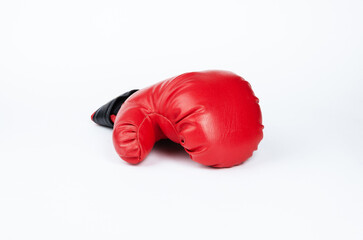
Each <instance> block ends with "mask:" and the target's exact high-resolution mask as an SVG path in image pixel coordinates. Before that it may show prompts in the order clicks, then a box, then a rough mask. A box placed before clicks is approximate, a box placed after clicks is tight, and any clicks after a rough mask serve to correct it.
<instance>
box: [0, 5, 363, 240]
mask: <svg viewBox="0 0 363 240" xmlns="http://www.w3.org/2000/svg"><path fill="white" fill-rule="evenodd" d="M131 2H132V1H107V0H106V1H85V0H84V1H83V0H68V1H39V0H35V1H18V0H11V1H10V0H3V1H1V2H0V81H1V84H0V111H1V113H0V116H1V117H0V148H1V151H0V239H37V240H39V239H183V240H184V239H279V240H281V239H329V240H331V239H350V240H353V239H354V240H355V239H362V238H363V174H362V173H363V172H362V171H363V160H362V155H363V150H362V136H363V134H362V132H363V127H362V120H363V114H362V107H363V106H362V103H363V97H362V95H363V94H362V87H363V84H362V81H363V69H362V66H363V48H362V42H363V33H362V29H363V17H362V12H363V2H362V1H359V0H357V1H299V2H298V1H252V0H251V1H219V2H217V1H205V2H201V1H180V2H179V3H176V2H173V1H144V2H140V1H133V2H132V3H131ZM206 69H225V70H231V71H233V72H235V73H237V74H240V75H242V76H243V77H245V78H246V79H247V80H248V81H249V82H250V83H251V84H252V87H253V89H254V91H255V93H256V95H257V96H258V97H259V98H260V102H261V107H262V113H263V121H264V125H265V130H264V134H265V137H264V139H263V141H262V142H261V144H260V148H259V150H258V151H257V152H256V153H255V154H254V156H253V158H252V159H250V160H249V161H247V162H246V163H245V164H243V165H241V166H238V167H234V168H230V169H220V170H215V169H210V168H206V167H202V166H200V165H199V164H197V163H194V162H193V161H191V160H190V159H189V158H188V156H187V155H186V154H185V153H183V151H181V149H180V148H178V147H177V146H176V145H173V144H170V143H164V144H159V145H158V147H157V149H155V150H153V151H152V153H151V154H150V156H149V157H148V158H147V159H146V160H145V161H144V162H143V163H142V164H140V165H138V166H131V165H128V164H126V163H125V162H123V161H122V160H120V159H119V157H118V156H117V154H116V153H115V151H114V149H113V145H112V141H111V130H109V129H106V128H102V127H99V126H96V125H95V124H93V123H92V122H91V121H90V115H91V113H92V112H93V111H94V110H96V109H97V108H98V107H99V106H101V105H102V104H104V103H105V102H107V101H108V100H110V99H112V98H114V97H116V96H118V95H119V94H121V93H123V92H125V91H128V90H130V89H133V88H142V87H145V86H149V85H151V84H153V83H155V82H158V81H160V80H163V79H165V78H168V77H171V76H174V75H177V74H180V73H183V72H187V71H195V70H206Z"/></svg>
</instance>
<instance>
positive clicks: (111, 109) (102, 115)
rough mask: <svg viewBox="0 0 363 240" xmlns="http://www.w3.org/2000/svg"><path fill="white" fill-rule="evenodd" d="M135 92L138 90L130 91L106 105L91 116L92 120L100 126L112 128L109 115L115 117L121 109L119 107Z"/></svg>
mask: <svg viewBox="0 0 363 240" xmlns="http://www.w3.org/2000/svg"><path fill="white" fill-rule="evenodd" d="M137 91H138V89H135V90H131V91H129V92H126V93H124V94H122V95H121V96H119V97H117V98H115V99H113V100H111V101H110V102H108V103H106V104H105V105H103V106H102V107H100V108H99V109H98V110H97V111H96V112H95V113H94V114H93V116H92V120H93V121H94V122H95V123H97V124H99V125H101V126H105V127H109V128H113V122H112V121H111V118H110V117H111V115H117V113H118V111H119V110H120V108H121V105H122V104H123V103H124V102H125V101H126V99H127V98H128V97H130V96H131V95H132V94H133V93H135V92H137Z"/></svg>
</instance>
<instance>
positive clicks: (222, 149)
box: [113, 71, 263, 167]
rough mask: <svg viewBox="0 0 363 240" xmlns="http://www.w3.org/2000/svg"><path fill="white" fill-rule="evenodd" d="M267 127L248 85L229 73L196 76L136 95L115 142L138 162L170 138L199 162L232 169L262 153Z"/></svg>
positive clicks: (122, 114) (119, 119) (120, 119)
mask: <svg viewBox="0 0 363 240" xmlns="http://www.w3.org/2000/svg"><path fill="white" fill-rule="evenodd" d="M262 129H263V125H262V118H261V111H260V107H259V104H258V99H257V98H256V97H255V95H254V93H253V91H252V89H251V86H250V84H249V83H248V82H247V81H245V80H244V79H243V78H241V77H239V76H238V75H235V74H233V73H231V72H226V71H206V72H192V73H185V74H182V75H180V76H177V77H173V78H170V79H167V80H165V81H163V82H160V83H158V84H155V85H153V86H151V87H148V88H145V89H142V90H139V91H138V92H136V93H134V94H133V95H131V97H129V98H128V99H127V100H126V102H125V103H124V104H123V105H122V107H121V108H120V110H119V112H118V114H117V116H116V119H115V125H114V131H113V143H114V146H115V148H116V151H117V153H118V154H119V155H120V157H121V158H122V159H124V160H125V161H127V162H129V163H132V164H137V163H139V162H141V161H142V160H144V158H145V157H146V156H147V155H148V153H149V152H150V151H151V149H152V147H153V145H154V143H155V142H156V141H158V140H160V139H163V138H169V139H171V140H172V141H174V142H176V143H180V144H181V145H182V146H183V147H184V149H185V151H187V152H188V153H189V155H190V157H191V159H193V160H194V161H196V162H198V163H201V164H204V165H207V166H211V167H231V166H234V165H238V164H240V163H242V162H244V161H245V160H247V159H248V158H249V157H250V156H251V155H252V153H253V151H255V150H256V149H257V146H258V144H259V142H260V141H261V139H262V137H263V133H262Z"/></svg>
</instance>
